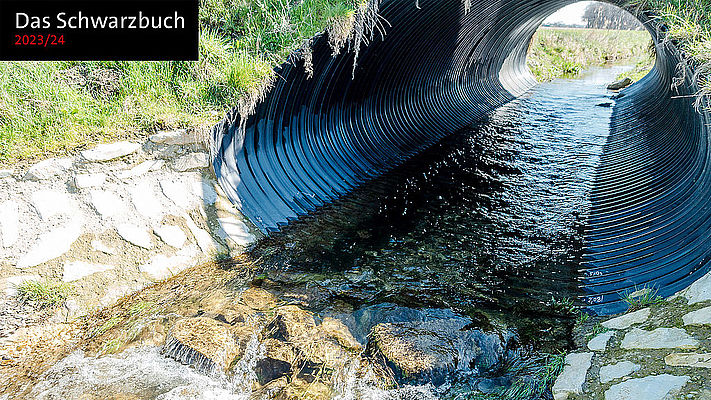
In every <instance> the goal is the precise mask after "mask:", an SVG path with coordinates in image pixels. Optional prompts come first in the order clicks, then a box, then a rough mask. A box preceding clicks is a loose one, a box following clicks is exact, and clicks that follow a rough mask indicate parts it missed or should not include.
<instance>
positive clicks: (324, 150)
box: [212, 0, 711, 314]
mask: <svg viewBox="0 0 711 400" xmlns="http://www.w3.org/2000/svg"><path fill="white" fill-rule="evenodd" d="M574 2H575V1H571V0H470V1H469V3H468V4H465V3H464V2H462V1H460V0H440V1H435V0H419V2H415V1H414V0H383V1H382V2H380V4H379V5H378V7H379V14H380V15H381V16H382V18H383V20H385V21H387V23H388V24H389V25H387V24H386V27H387V29H386V32H387V34H386V35H385V36H384V37H383V36H381V34H380V33H379V32H378V31H377V30H376V31H375V32H374V36H373V40H372V41H371V43H369V44H368V45H367V46H365V45H364V46H362V47H360V50H359V55H358V58H357V64H356V65H357V66H356V67H355V69H354V61H355V60H354V57H355V55H354V52H353V51H342V52H341V53H340V54H338V55H335V56H334V55H333V50H332V49H331V48H330V46H329V44H328V38H327V37H326V36H325V35H323V36H320V37H318V38H316V39H315V41H314V50H313V61H312V62H313V76H312V77H309V74H307V73H306V72H305V70H304V67H303V65H301V63H300V62H299V63H296V65H293V64H288V63H287V64H284V65H282V66H281V67H280V69H279V71H278V74H279V76H280V78H279V79H278V80H277V82H276V84H275V86H274V87H273V88H272V89H271V90H270V91H269V93H268V94H267V96H266V98H265V99H264V101H262V102H261V103H260V104H259V105H258V106H257V108H256V110H255V112H254V114H253V115H251V116H250V117H248V118H247V119H246V120H243V119H242V118H241V117H240V116H239V114H238V113H237V111H236V110H234V111H233V112H231V113H230V114H229V115H228V116H227V118H226V119H225V120H224V121H223V122H222V123H221V124H219V125H218V126H216V127H215V129H214V132H213V139H214V142H213V143H214V145H213V148H212V156H213V166H214V169H215V173H216V175H217V177H218V180H219V182H220V184H221V186H222V188H223V189H224V190H225V192H226V194H227V195H228V196H229V197H230V199H231V200H232V201H233V202H234V203H236V204H238V205H239V207H240V208H241V210H242V212H243V213H244V214H245V215H246V216H247V217H248V218H249V219H250V220H251V221H252V222H253V223H254V224H255V225H256V226H257V227H258V228H259V229H260V230H262V231H263V232H265V233H269V232H273V231H277V230H279V229H280V228H281V227H283V226H284V225H286V224H288V223H289V222H290V221H293V220H295V219H297V218H299V217H300V216H302V215H305V214H307V213H309V212H312V211H314V210H315V209H317V208H318V207H321V206H323V205H326V204H329V203H331V202H333V201H334V200H336V199H338V198H341V197H342V196H346V195H348V193H349V192H351V191H352V190H353V189H354V188H356V187H358V186H359V185H363V184H365V183H367V182H368V181H369V180H370V179H372V178H374V177H377V176H379V175H381V174H383V173H385V172H387V171H388V170H390V169H392V168H394V167H396V166H398V165H400V164H401V163H402V162H403V161H405V160H407V159H408V158H410V157H412V156H413V155H414V154H417V153H419V152H421V151H423V150H425V149H427V148H428V147H429V146H431V145H432V144H433V143H435V142H437V141H438V140H440V139H441V138H443V137H444V136H446V135H449V134H451V133H453V132H455V131H457V130H459V129H461V128H462V127H464V126H467V125H469V124H471V123H472V122H474V121H476V120H479V119H481V118H482V117H484V115H485V114H486V113H488V112H490V111H491V110H493V109H495V108H497V107H499V106H501V105H503V104H505V103H506V102H508V101H510V100H512V99H514V98H516V97H517V96H520V95H521V94H523V93H525V92H526V91H527V90H528V89H530V88H531V87H532V86H533V85H535V83H536V82H535V80H534V79H533V77H532V76H531V74H530V72H529V71H528V68H527V67H526V53H527V50H528V45H529V43H530V40H531V38H532V36H533V35H534V33H535V32H536V30H537V29H538V27H539V26H540V24H541V23H542V22H543V20H544V19H545V18H546V17H547V16H548V15H550V14H552V13H553V12H555V11H556V10H558V9H560V8H562V7H564V6H566V5H568V4H571V3H574ZM640 19H641V20H642V22H643V23H645V25H647V27H648V29H649V30H650V33H651V34H652V36H653V38H655V41H656V50H657V62H656V66H655V68H654V70H653V71H652V72H651V73H650V74H649V75H648V76H647V77H645V78H644V79H643V80H642V81H640V82H639V83H637V84H635V85H633V86H632V87H631V88H629V89H627V90H626V91H625V92H624V94H625V95H624V96H623V97H621V98H620V99H618V100H617V101H616V105H615V108H614V110H613V116H612V120H611V123H610V136H609V138H608V139H607V143H606V145H605V147H604V154H603V156H602V159H601V162H600V166H599V168H598V172H597V176H596V179H595V185H594V188H593V192H592V194H591V211H590V215H589V217H588V222H587V228H586V231H585V258H584V263H583V270H582V271H581V272H580V279H581V286H582V289H583V291H584V293H585V295H584V298H583V299H582V300H583V301H584V302H585V303H586V304H587V305H588V307H589V309H590V310H592V311H593V312H596V313H598V314H608V313H613V312H618V311H623V310H624V309H625V307H626V306H625V304H624V302H623V301H622V299H621V294H622V293H623V292H625V291H631V290H635V289H637V288H644V287H650V288H651V287H653V288H655V289H658V290H659V294H660V295H663V296H668V295H671V294H673V293H675V292H677V291H678V290H681V289H683V288H684V287H686V286H688V285H689V284H690V283H691V282H693V281H694V280H695V279H698V278H699V277H701V276H702V275H703V274H704V273H706V272H707V271H708V270H709V266H710V265H711V263H710V262H709V261H710V260H711V245H709V243H711V237H710V236H711V204H709V199H708V194H709V192H710V189H711V171H709V166H710V165H709V154H708V152H709V143H708V140H709V137H708V130H709V116H708V115H707V113H704V112H698V111H697V110H696V109H695V108H694V101H693V99H692V98H691V97H690V96H689V95H691V94H693V93H695V92H696V91H697V88H696V87H695V84H694V83H693V79H692V75H693V70H692V68H691V67H688V66H687V67H684V68H681V69H679V68H678V65H679V62H680V61H681V55H680V54H679V51H678V50H677V49H676V48H675V46H674V44H673V43H670V42H665V41H662V40H658V39H657V29H658V27H657V26H655V23H654V21H653V20H652V19H651V18H650V17H647V16H641V17H640ZM351 50H352V49H351Z"/></svg>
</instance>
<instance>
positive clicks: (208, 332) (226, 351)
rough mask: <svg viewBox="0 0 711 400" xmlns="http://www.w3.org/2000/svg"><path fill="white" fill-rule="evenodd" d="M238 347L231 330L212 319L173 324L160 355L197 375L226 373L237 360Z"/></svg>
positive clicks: (181, 321)
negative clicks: (183, 365)
mask: <svg viewBox="0 0 711 400" xmlns="http://www.w3.org/2000/svg"><path fill="white" fill-rule="evenodd" d="M239 352H240V346H239V343H238V340H237V337H236V335H235V333H234V332H233V330H232V328H231V327H230V326H229V325H227V324H225V323H222V322H219V321H216V320H214V319H212V318H205V317H196V318H185V319H181V320H179V321H177V322H176V323H175V324H174V325H173V326H172V327H171V329H170V331H169V333H168V337H167V339H166V342H165V345H164V346H163V353H164V354H165V355H166V356H168V357H171V358H173V359H175V360H177V361H179V362H181V363H183V364H188V365H192V366H194V367H195V368H196V369H198V370H200V371H205V372H210V371H214V370H222V371H226V370H227V369H229V367H230V366H231V365H232V363H233V362H234V361H235V359H236V358H237V357H238V356H239Z"/></svg>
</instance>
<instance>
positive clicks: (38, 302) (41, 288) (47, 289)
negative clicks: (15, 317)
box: [17, 280, 73, 308]
mask: <svg viewBox="0 0 711 400" xmlns="http://www.w3.org/2000/svg"><path fill="white" fill-rule="evenodd" d="M72 291H73V288H72V286H71V285H70V284H69V283H64V282H55V281H50V280H41V281H25V282H23V283H22V284H20V285H19V286H18V287H17V297H18V299H20V300H21V301H24V302H27V303H30V304H32V305H33V306H35V307H37V308H54V307H58V306H60V305H62V304H64V302H65V301H66V300H67V298H68V297H69V295H71V293H72Z"/></svg>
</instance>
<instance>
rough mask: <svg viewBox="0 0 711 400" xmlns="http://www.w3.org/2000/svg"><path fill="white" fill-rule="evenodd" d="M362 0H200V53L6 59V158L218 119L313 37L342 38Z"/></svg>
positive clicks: (2, 78) (1, 125)
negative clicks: (161, 57)
mask: <svg viewBox="0 0 711 400" xmlns="http://www.w3.org/2000/svg"><path fill="white" fill-rule="evenodd" d="M357 1H358V0H303V1H299V2H291V1H287V0H246V1H245V0H201V2H200V13H199V16H200V28H201V33H200V42H199V46H200V60H199V61H196V62H7V63H0V165H1V164H9V163H12V162H14V161H18V160H22V159H33V158H37V157H42V156H47V155H53V154H58V153H64V152H68V151H71V150H74V149H77V148H81V147H82V146H84V145H86V144H88V143H95V142H102V141H109V140H114V139H117V138H120V137H126V136H127V135H132V134H145V133H152V132H155V131H156V130H160V129H169V128H191V127H192V128H194V127H201V126H202V127H210V126H212V125H213V124H214V123H216V122H217V121H218V120H219V119H220V118H222V116H223V115H224V113H225V112H226V111H227V110H229V109H230V108H232V107H233V106H235V105H240V106H242V107H248V106H249V104H251V103H253V102H254V100H255V99H258V98H259V97H260V96H261V95H262V93H263V92H264V91H265V90H266V88H267V87H268V86H269V84H270V82H272V81H273V79H275V74H274V71H273V67H274V66H276V65H278V64H280V63H282V62H284V61H285V60H286V58H287V56H288V55H289V54H290V53H291V52H292V51H293V50H295V49H298V48H300V47H302V46H303V44H304V41H305V40H306V39H308V38H311V37H313V36H314V35H316V34H317V33H319V32H322V31H324V30H328V31H329V32H331V33H332V35H331V37H332V38H334V39H333V40H335V41H336V42H339V41H340V43H334V45H337V44H342V43H343V42H344V41H345V38H346V36H345V35H348V34H350V32H351V27H352V24H353V20H354V12H355V9H356V7H358V6H359V3H357Z"/></svg>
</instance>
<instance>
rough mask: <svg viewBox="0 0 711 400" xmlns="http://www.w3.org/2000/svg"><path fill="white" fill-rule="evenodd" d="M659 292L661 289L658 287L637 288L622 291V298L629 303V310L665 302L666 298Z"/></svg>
mask: <svg viewBox="0 0 711 400" xmlns="http://www.w3.org/2000/svg"><path fill="white" fill-rule="evenodd" d="M658 293H659V290H657V289H656V288H648V287H643V288H642V289H637V288H635V289H634V290H628V291H626V292H624V293H622V299H623V300H624V301H625V303H627V310H628V311H634V310H639V309H642V308H644V307H647V306H650V305H653V304H660V303H663V302H664V301H665V300H664V298H663V297H661V296H659V294H658Z"/></svg>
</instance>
